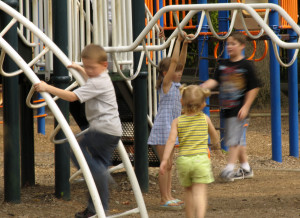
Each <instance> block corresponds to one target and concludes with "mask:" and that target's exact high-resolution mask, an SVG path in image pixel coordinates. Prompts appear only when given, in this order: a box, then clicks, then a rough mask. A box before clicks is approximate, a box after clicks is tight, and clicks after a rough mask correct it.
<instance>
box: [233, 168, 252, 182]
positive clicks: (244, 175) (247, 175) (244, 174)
mask: <svg viewBox="0 0 300 218" xmlns="http://www.w3.org/2000/svg"><path fill="white" fill-rule="evenodd" d="M253 176H254V173H253V170H252V168H250V171H246V170H244V169H243V168H241V167H240V168H239V169H238V171H237V172H236V173H235V175H234V176H233V180H235V179H251V178H252V177H253Z"/></svg>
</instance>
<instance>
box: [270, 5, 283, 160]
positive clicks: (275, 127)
mask: <svg viewBox="0 0 300 218" xmlns="http://www.w3.org/2000/svg"><path fill="white" fill-rule="evenodd" d="M269 3H274V4H277V5H278V0H270V1H269ZM269 25H270V27H271V28H272V29H273V31H274V32H275V33H276V34H279V27H278V25H279V21H278V12H276V11H274V10H272V11H271V12H270V16H269ZM269 42H270V44H271V43H272V41H271V40H269ZM270 73H271V76H270V85H271V126H272V160H275V161H278V162H282V151H281V150H282V148H281V115H280V114H281V108H280V65H279V63H278V61H277V59H276V57H275V53H274V49H273V46H270Z"/></svg>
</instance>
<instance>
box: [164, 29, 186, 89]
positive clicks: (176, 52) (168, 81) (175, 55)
mask: <svg viewBox="0 0 300 218" xmlns="http://www.w3.org/2000/svg"><path fill="white" fill-rule="evenodd" d="M182 41H183V37H182V36H181V35H180V34H178V37H177V40H176V43H175V46H174V50H173V54H172V58H171V64H170V66H169V69H168V72H167V74H166V75H165V76H164V80H163V91H164V93H167V92H168V91H169V89H170V88H171V85H172V81H173V76H174V75H173V74H174V72H175V70H176V66H177V64H178V61H179V52H180V44H181V42H182Z"/></svg>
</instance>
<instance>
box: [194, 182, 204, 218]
mask: <svg viewBox="0 0 300 218" xmlns="http://www.w3.org/2000/svg"><path fill="white" fill-rule="evenodd" d="M206 189H207V188H206V184H198V183H193V185H192V193H193V201H194V207H195V209H196V217H197V218H204V216H205V213H206V207H207V190H206Z"/></svg>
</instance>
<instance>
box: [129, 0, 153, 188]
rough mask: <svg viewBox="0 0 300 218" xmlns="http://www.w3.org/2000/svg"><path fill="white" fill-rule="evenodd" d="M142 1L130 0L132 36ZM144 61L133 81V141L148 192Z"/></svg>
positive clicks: (139, 24) (140, 20)
mask: <svg viewBox="0 0 300 218" xmlns="http://www.w3.org/2000/svg"><path fill="white" fill-rule="evenodd" d="M144 4H145V3H144V1H140V0H133V1H132V18H133V20H134V21H135V22H133V38H134V39H136V38H137V36H138V35H139V34H140V32H142V30H143V29H144V27H145V5H144ZM139 56H140V53H137V52H136V53H134V71H136V69H137V66H138V63H139ZM143 71H146V68H145V62H144V63H143V66H142V70H141V73H140V75H139V76H138V77H137V78H136V79H135V80H134V81H133V104H134V141H135V144H134V146H135V155H134V157H135V159H134V166H135V173H136V176H137V179H138V181H139V185H140V187H141V190H142V192H148V189H149V176H148V145H147V138H148V131H147V130H148V122H147V110H148V108H147V73H144V72H143Z"/></svg>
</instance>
